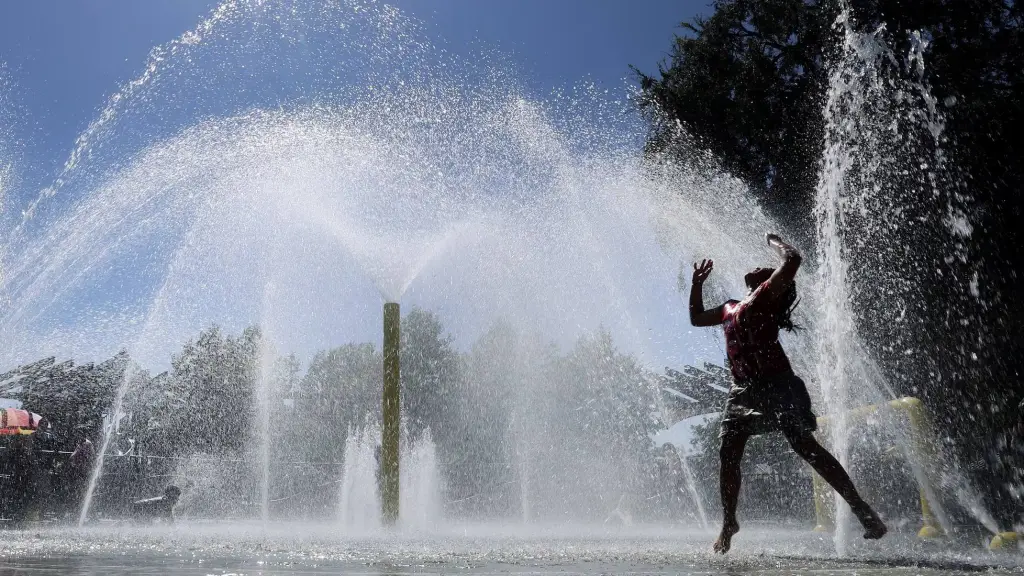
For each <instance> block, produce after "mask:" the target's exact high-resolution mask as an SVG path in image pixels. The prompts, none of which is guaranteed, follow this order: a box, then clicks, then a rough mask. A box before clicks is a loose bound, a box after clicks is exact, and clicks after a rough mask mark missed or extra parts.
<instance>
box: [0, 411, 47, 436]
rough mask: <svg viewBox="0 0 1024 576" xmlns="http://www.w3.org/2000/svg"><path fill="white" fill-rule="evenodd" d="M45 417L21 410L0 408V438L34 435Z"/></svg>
mask: <svg viewBox="0 0 1024 576" xmlns="http://www.w3.org/2000/svg"><path fill="white" fill-rule="evenodd" d="M42 419H43V417H42V416H40V415H39V414H36V413H35V412H29V411H28V410H22V409H20V408H0V436H12V435H15V434H32V433H33V432H35V431H36V428H38V427H39V421H40V420H42Z"/></svg>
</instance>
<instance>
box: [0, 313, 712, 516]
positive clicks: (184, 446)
mask: <svg viewBox="0 0 1024 576" xmlns="http://www.w3.org/2000/svg"><path fill="white" fill-rule="evenodd" d="M304 368H305V369H304ZM381 370H382V358H381V352H380V350H379V349H378V348H377V347H376V346H375V345H373V344H369V343H363V344H357V343H353V344H345V345H342V346H339V347H336V348H332V349H329V350H324V351H321V352H318V353H316V354H315V355H314V356H313V357H312V359H311V360H310V361H309V364H308V366H306V367H303V366H302V363H301V362H300V361H299V360H298V359H297V358H295V357H294V356H291V355H282V354H278V353H276V352H275V351H273V350H272V349H271V347H270V344H269V343H268V342H267V341H265V339H264V338H263V336H262V334H261V332H260V330H259V329H258V328H256V327H252V328H248V329H246V330H244V331H243V332H242V333H241V334H239V335H237V336H236V335H230V334H225V333H224V332H223V331H222V330H220V329H219V328H216V327H212V328H210V329H207V330H205V331H203V332H202V333H201V334H199V335H198V336H197V337H196V338H195V339H193V340H190V341H189V342H187V343H186V344H185V345H184V346H183V348H182V349H181V350H180V351H179V352H178V353H176V354H174V355H173V357H172V359H171V363H170V368H169V369H168V370H167V371H165V372H161V373H158V374H151V373H150V372H148V371H147V370H146V369H144V368H143V367H141V366H139V365H138V364H137V363H136V362H135V361H134V360H133V359H132V358H130V356H129V355H128V354H127V353H120V354H118V355H116V356H115V357H114V358H112V359H110V360H108V361H105V362H101V363H89V364H81V365H77V364H74V363H73V362H71V361H65V362H57V361H55V359H53V358H48V359H45V360H41V361H39V362H34V363H31V364H26V365H23V366H19V367H17V368H15V369H14V370H11V371H9V372H7V373H5V374H0V397H7V398H14V399H17V400H20V401H21V402H22V403H23V406H24V407H25V408H26V409H29V410H32V411H34V412H37V413H39V414H41V415H43V416H44V417H45V418H46V420H47V422H48V423H49V429H50V430H51V431H52V435H49V438H48V440H47V441H46V443H45V446H44V445H42V444H37V446H36V448H37V449H38V450H42V449H44V448H45V449H46V450H47V451H52V452H49V454H50V456H47V458H46V462H49V464H47V465H52V464H54V463H58V464H59V463H60V462H61V461H62V460H66V459H67V455H68V453H70V452H71V451H73V450H74V449H75V448H76V446H78V445H79V444H80V443H81V442H82V440H84V439H86V438H88V439H91V441H92V442H93V443H94V444H95V446H96V449H97V450H98V449H99V448H100V446H101V443H102V439H103V431H104V429H105V427H108V426H113V430H114V433H113V435H112V440H111V443H110V446H109V448H108V451H107V458H106V461H105V464H104V467H103V475H102V477H101V480H100V482H99V484H98V487H97V494H96V499H95V510H96V512H97V513H98V514H100V515H104V514H105V515H111V516H116V515H117V514H118V513H119V512H120V511H121V510H122V509H123V506H125V505H126V504H127V503H128V502H130V501H131V500H132V499H135V498H141V497H144V496H153V495H157V494H159V493H160V492H161V491H162V489H163V487H164V486H166V485H168V484H172V483H173V484H176V485H178V486H180V487H182V488H183V489H184V494H183V496H182V499H181V501H180V503H179V512H180V513H181V514H184V515H193V516H213V517H253V516H257V515H258V514H259V506H260V502H261V499H260V478H261V475H262V459H261V454H260V450H261V445H260V438H261V436H260V430H261V429H263V428H265V427H268V426H269V428H268V429H269V431H270V432H269V438H270V448H269V449H270V483H269V484H270V489H269V499H270V503H271V504H270V505H271V513H272V515H273V516H274V517H281V518H285V517H303V518H317V517H319V518H333V517H335V516H336V514H337V507H338V503H339V495H340V483H339V481H340V479H341V475H342V469H343V464H344V462H343V460H344V448H345V441H346V439H347V438H348V435H349V434H350V433H352V432H353V431H354V430H356V429H359V428H360V427H363V426H367V425H373V424H375V423H376V422H377V421H378V420H379V418H380V390H381V380H382V374H381ZM719 370H720V369H719ZM698 372H700V373H704V372H701V371H698ZM672 374H676V375H675V376H673V375H672ZM125 382H126V383H127V387H126V388H125V394H124V397H123V401H122V404H121V411H120V413H119V414H120V416H119V417H118V418H117V419H116V422H115V421H114V404H115V403H116V401H117V395H118V389H119V388H120V387H121V384H122V383H125ZM673 386H674V387H675V388H677V389H678V390H682V391H683V392H684V393H685V392H687V391H688V392H690V394H696V393H695V392H693V390H691V389H690V388H689V387H688V386H687V385H685V383H682V381H681V380H680V377H679V376H678V373H675V372H670V373H666V374H664V375H659V374H657V373H655V372H653V371H651V370H649V369H648V368H646V367H644V366H643V365H642V364H641V363H640V362H638V361H637V359H636V358H634V357H633V356H631V355H629V354H625V353H623V352H621V351H619V350H618V349H617V348H616V346H615V344H614V342H613V341H612V338H611V336H610V335H609V334H608V333H606V332H603V331H598V332H596V333H594V334H590V335H587V336H583V337H581V338H580V339H579V341H578V342H577V343H576V344H575V346H573V347H572V348H571V349H569V350H567V351H564V352H563V351H560V350H559V349H558V348H557V347H555V346H554V345H553V344H551V343H550V342H546V341H544V340H543V339H541V338H538V337H534V336H531V335H528V334H524V333H522V332H520V331H517V330H515V329H513V328H512V326H511V325H509V324H505V323H500V322H499V323H497V324H496V325H494V326H493V327H492V328H491V329H490V330H489V331H487V332H486V333H485V334H484V335H483V336H481V337H480V338H479V340H478V341H477V342H476V343H475V344H474V345H473V346H472V347H471V348H470V349H469V350H468V351H464V352H462V351H459V350H457V349H456V348H455V347H454V345H453V344H452V341H451V338H450V337H449V336H448V335H446V334H445V331H444V329H443V326H442V324H441V322H440V320H439V319H438V317H437V316H435V315H434V314H432V313H429V312H426V311H423V310H418V309H413V310H412V311H410V312H409V313H408V314H406V316H405V317H404V318H403V324H402V403H403V417H404V420H405V426H406V429H407V433H408V436H409V438H410V439H412V440H415V439H417V438H419V437H420V436H422V435H423V434H425V433H426V431H427V430H429V431H430V435H431V438H432V440H433V442H434V443H435V445H436V451H437V458H438V461H439V468H440V473H441V476H442V481H443V495H442V497H443V500H444V507H445V512H446V514H448V515H450V516H455V517H470V518H472V517H480V518H495V517H499V518H500V517H514V518H519V517H521V516H522V514H523V509H524V506H526V507H528V509H529V514H530V516H531V517H532V518H536V519H538V520H541V519H558V518H565V519H570V518H571V519H587V518H589V519H592V520H594V519H596V520H603V519H604V518H605V516H606V515H607V514H608V512H609V510H610V509H611V508H613V507H614V506H615V503H616V501H617V500H618V499H619V498H621V497H622V495H623V494H629V495H630V496H631V497H633V499H634V501H635V502H638V503H637V504H634V505H635V506H636V507H637V508H638V510H639V509H640V508H643V507H644V506H646V507H647V508H652V507H655V505H656V503H655V502H647V503H646V504H645V498H647V496H649V495H652V494H657V493H658V492H659V490H660V486H661V485H662V484H663V483H664V482H665V478H664V477H663V472H662V471H660V469H659V467H658V462H656V457H655V456H656V454H655V451H654V444H653V441H652V437H653V435H654V433H655V432H657V431H658V430H660V429H662V428H664V427H666V426H667V425H668V424H671V423H672V422H671V421H666V418H668V419H672V418H674V417H676V416H678V413H676V412H673V410H670V409H669V407H668V406H667V404H666V403H667V402H672V401H679V397H678V393H677V394H675V395H673V394H669V393H667V392H666V390H667V389H670V388H672V387H673ZM261 399H265V402H266V404H265V405H266V406H267V407H268V408H269V410H268V411H262V410H260V401H261ZM703 400H704V401H706V400H708V398H704V399H703ZM686 402H687V403H689V401H686ZM717 409H718V408H717V401H715V400H712V401H711V402H703V401H702V403H700V404H698V405H696V406H690V408H689V410H690V411H691V412H699V411H702V410H704V411H710V410H717ZM41 439H42V436H41V435H40V441H41ZM54 453H56V455H54ZM524 487H525V489H524ZM524 495H525V497H526V498H528V499H529V502H523V501H522V498H524ZM648 511H649V512H650V510H648ZM637 513H639V511H638V512H637ZM652 513H655V514H657V513H658V512H657V511H653V512H652Z"/></svg>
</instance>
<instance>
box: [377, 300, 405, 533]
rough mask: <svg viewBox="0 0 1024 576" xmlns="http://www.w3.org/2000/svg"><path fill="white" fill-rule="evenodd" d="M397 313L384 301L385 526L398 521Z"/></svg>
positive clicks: (382, 459) (393, 305) (382, 453)
mask: <svg viewBox="0 0 1024 576" xmlns="http://www.w3.org/2000/svg"><path fill="white" fill-rule="evenodd" d="M400 322H401V316H400V314H399V309H398V304H396V303H394V302H388V303H386V304H384V394H383V398H382V413H383V416H382V419H383V422H382V426H381V450H380V466H381V495H380V496H381V498H380V501H381V508H382V510H381V512H382V515H381V517H382V518H383V520H384V525H385V526H393V525H394V524H395V523H396V522H397V521H398V490H399V481H398V479H399V471H398V439H399V435H400V429H401V403H400V396H399V390H400V381H401V368H400V366H401V362H400V360H399V358H400V355H399V339H400V337H401V330H400Z"/></svg>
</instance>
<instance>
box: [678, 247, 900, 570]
mask: <svg viewBox="0 0 1024 576" xmlns="http://www.w3.org/2000/svg"><path fill="white" fill-rule="evenodd" d="M765 239H766V240H767V241H768V245H769V246H771V247H772V248H773V249H774V250H775V252H776V253H778V255H779V256H780V257H781V258H782V266H780V267H779V268H776V269H772V268H755V269H754V270H752V271H750V272H749V273H747V274H746V275H745V276H744V277H743V280H744V282H745V283H746V285H747V288H748V290H749V292H748V293H747V296H746V298H744V299H743V300H738V301H737V300H729V301H727V302H726V303H725V304H722V305H721V306H718V307H717V308H714V309H711V310H705V309H704V293H703V286H704V281H705V280H706V279H707V277H708V276H709V275H710V274H711V270H712V269H713V267H714V263H713V262H712V261H711V260H702V261H701V263H700V265H697V264H696V263H694V265H693V284H692V287H691V289H690V323H691V324H693V325H694V326H718V325H720V324H721V325H723V326H724V330H725V344H726V351H727V354H728V358H729V365H730V369H731V371H732V376H733V383H732V386H731V388H730V390H729V399H728V401H727V402H726V407H725V413H724V415H723V418H722V429H721V433H720V436H721V439H722V446H721V449H720V456H721V477H720V488H721V495H722V512H723V516H724V518H723V522H722V532H721V534H720V535H719V536H718V540H716V541H715V545H714V550H715V552H718V553H721V554H725V553H726V552H728V551H729V547H730V545H731V542H732V537H733V535H735V534H736V533H737V532H739V530H740V525H739V523H738V522H737V521H736V502H737V500H738V499H739V495H740V480H741V478H740V460H741V459H742V458H743V448H744V447H745V446H746V444H747V439H748V438H750V437H751V436H757V435H760V434H765V433H768V432H776V431H779V432H782V433H783V434H784V435H785V436H786V440H788V441H789V444H790V446H792V447H793V450H794V451H795V452H796V453H797V454H799V455H800V457H801V458H803V459H804V460H806V461H807V463H808V464H810V465H811V467H813V468H814V470H815V471H816V472H817V473H818V474H819V475H820V476H821V477H822V478H824V479H825V481H827V482H828V483H829V484H830V485H831V486H832V488H834V489H835V490H836V492H838V493H839V495H840V496H842V497H843V498H844V499H845V500H846V502H847V503H848V504H849V505H850V508H851V509H852V510H853V513H854V514H855V515H856V516H857V519H859V520H860V522H861V524H862V525H863V526H864V538H867V539H877V538H881V537H882V536H884V535H885V533H886V527H885V524H884V523H883V522H882V520H881V518H879V517H878V515H877V514H875V511H874V510H872V509H871V507H870V506H868V504H867V502H865V501H864V499H863V498H861V497H860V494H858V493H857V489H856V488H854V486H853V482H852V481H850V476H849V475H848V474H847V473H846V470H843V467H842V465H841V464H840V463H839V461H838V460H836V459H835V457H834V456H832V454H830V453H829V452H828V450H826V449H825V448H823V447H822V446H821V445H820V444H818V441H817V440H815V438H814V435H813V434H812V433H813V432H814V430H815V429H816V428H817V421H816V419H815V416H814V412H812V411H811V397H810V396H809V395H808V394H807V387H806V386H805V385H804V382H803V380H801V379H800V378H799V377H797V376H796V374H794V373H793V368H792V367H791V366H790V364H789V359H788V358H787V357H786V353H785V352H784V351H783V350H782V345H781V344H780V343H779V329H780V328H785V329H786V330H789V331H792V330H793V329H794V328H795V327H794V325H793V321H792V319H791V315H792V312H793V308H795V307H796V302H797V297H796V283H795V281H794V280H795V278H796V271H797V269H798V268H799V267H800V261H801V257H800V253H799V252H798V251H797V249H796V248H794V247H792V246H790V245H789V244H786V243H785V242H783V241H782V239H781V238H779V237H778V236H777V235H775V234H767V235H766V236H765Z"/></svg>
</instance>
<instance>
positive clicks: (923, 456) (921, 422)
mask: <svg viewBox="0 0 1024 576" xmlns="http://www.w3.org/2000/svg"><path fill="white" fill-rule="evenodd" d="M886 405H887V406H889V407H890V408H892V409H894V410H901V411H904V412H906V413H907V416H908V417H909V419H910V430H911V436H912V438H913V443H914V446H913V450H914V453H915V456H916V457H917V458H918V459H919V461H920V462H921V463H922V467H923V468H924V469H925V470H931V469H933V466H932V465H933V463H934V457H935V451H934V450H933V448H932V446H931V442H930V441H929V437H930V434H929V425H928V418H927V414H925V412H924V405H923V404H922V403H921V400H919V399H917V398H912V397H909V396H908V397H906V398H900V399H897V400H892V401H889V402H887V403H886V404H872V405H869V406H861V407H859V408H854V409H853V410H850V411H849V412H847V413H846V416H847V417H848V418H849V419H850V420H852V421H858V420H862V419H866V418H867V417H868V416H870V415H872V414H875V413H876V412H878V411H879V410H880V409H881V408H882V406H886ZM828 422H829V416H821V417H819V418H818V425H819V426H822V427H824V426H826V425H828ZM812 475H813V480H814V511H815V518H816V520H817V522H816V525H815V527H814V529H815V531H819V532H821V531H827V530H830V529H831V528H832V526H833V522H832V520H831V518H830V516H829V514H830V512H831V509H830V508H829V506H828V502H827V501H826V499H825V486H826V484H825V481H824V480H822V479H821V478H820V477H819V476H818V475H817V473H814V472H812ZM924 481H925V482H927V481H928V479H927V478H925V479H924ZM919 491H920V500H921V517H922V526H921V529H920V530H919V531H918V533H917V535H918V537H919V538H937V537H940V536H942V535H943V531H942V527H941V526H940V525H939V522H938V520H937V519H936V517H935V514H934V513H933V512H932V508H931V505H930V504H929V502H928V495H927V490H926V486H925V484H924V483H922V484H921V485H920V486H919Z"/></svg>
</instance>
